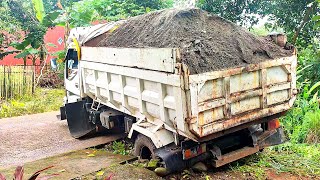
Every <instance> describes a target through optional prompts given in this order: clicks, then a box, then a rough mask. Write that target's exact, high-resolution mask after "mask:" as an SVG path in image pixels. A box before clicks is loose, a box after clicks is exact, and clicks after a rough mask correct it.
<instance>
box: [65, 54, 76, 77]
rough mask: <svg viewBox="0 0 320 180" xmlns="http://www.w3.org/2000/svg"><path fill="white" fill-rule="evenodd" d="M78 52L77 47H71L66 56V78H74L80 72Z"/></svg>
mask: <svg viewBox="0 0 320 180" xmlns="http://www.w3.org/2000/svg"><path fill="white" fill-rule="evenodd" d="M78 65H79V60H78V53H77V51H76V50H75V49H69V50H68V53H67V56H66V78H68V79H72V78H73V77H74V76H75V75H76V74H77V72H78Z"/></svg>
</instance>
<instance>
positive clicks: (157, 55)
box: [81, 47, 178, 73]
mask: <svg viewBox="0 0 320 180" xmlns="http://www.w3.org/2000/svg"><path fill="white" fill-rule="evenodd" d="M177 53H178V50H177V49H172V48H108V47H81V59H82V60H85V61H91V62H99V63H105V64H110V65H118V66H126V67H137V68H141V69H149V70H156V71H163V72H170V73H174V71H175V65H176V63H177Z"/></svg>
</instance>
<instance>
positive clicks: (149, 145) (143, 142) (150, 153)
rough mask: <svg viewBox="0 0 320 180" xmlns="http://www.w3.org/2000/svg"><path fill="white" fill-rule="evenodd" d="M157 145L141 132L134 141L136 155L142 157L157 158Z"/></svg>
mask: <svg viewBox="0 0 320 180" xmlns="http://www.w3.org/2000/svg"><path fill="white" fill-rule="evenodd" d="M155 149H156V146H155V145H154V144H153V142H152V141H151V139H150V138H148V137H146V136H144V135H142V134H139V135H138V137H137V139H136V140H135V142H134V152H133V153H134V155H135V156H139V157H140V158H141V159H155V158H156V156H155V153H154V150H155Z"/></svg>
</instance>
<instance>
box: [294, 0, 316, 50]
mask: <svg viewBox="0 0 320 180" xmlns="http://www.w3.org/2000/svg"><path fill="white" fill-rule="evenodd" d="M317 6H318V3H317V2H314V3H313V4H312V5H311V6H310V7H308V8H307V9H306V11H305V13H304V16H303V19H302V22H301V24H300V26H299V27H298V28H297V29H296V32H295V33H294V36H293V44H296V42H297V39H298V37H299V34H300V32H301V31H302V29H303V27H304V26H305V25H306V24H307V23H308V22H309V21H310V19H311V18H310V15H311V14H312V13H313V11H314V9H315V8H316V7H317Z"/></svg>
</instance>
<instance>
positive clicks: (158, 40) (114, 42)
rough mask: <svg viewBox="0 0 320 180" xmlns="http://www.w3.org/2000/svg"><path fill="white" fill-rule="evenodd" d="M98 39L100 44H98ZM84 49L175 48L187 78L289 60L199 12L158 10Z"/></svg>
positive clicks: (265, 43)
mask: <svg viewBox="0 0 320 180" xmlns="http://www.w3.org/2000/svg"><path fill="white" fill-rule="evenodd" d="M101 39H102V40H101ZM97 40H99V37H97V38H96V39H93V40H92V41H94V43H93V42H92V41H91V42H90V41H89V42H87V43H86V45H87V46H100V47H129V48H144V47H155V48H179V49H180V50H181V60H182V62H183V63H184V64H186V65H187V66H188V67H189V70H190V73H191V74H200V73H204V72H210V71H215V70H222V69H228V68H235V67H241V66H247V65H248V64H255V63H259V62H263V61H267V60H272V59H275V58H279V57H287V56H291V55H292V52H291V51H288V50H284V49H282V48H281V47H279V46H277V45H276V44H274V43H273V42H270V41H268V40H266V39H265V38H262V37H257V36H255V35H253V34H251V33H250V32H248V31H247V30H245V29H243V28H241V27H239V26H237V25H235V24H233V23H231V22H229V21H227V20H225V19H223V18H221V17H218V16H216V15H211V14H209V13H207V12H205V11H202V10H200V9H185V10H177V9H169V10H161V11H156V12H152V13H148V14H145V15H141V16H137V17H133V18H130V19H128V20H127V21H126V22H124V23H123V24H122V25H121V26H120V27H119V28H118V29H116V30H115V31H113V32H111V33H110V32H107V33H106V34H103V35H101V37H100V40H99V41H97Z"/></svg>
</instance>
